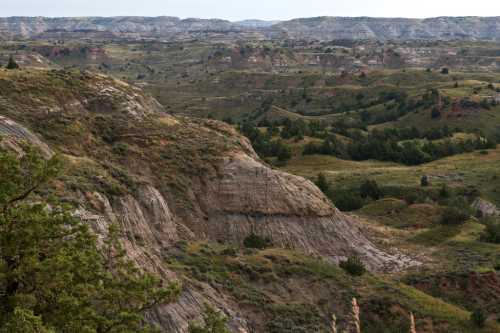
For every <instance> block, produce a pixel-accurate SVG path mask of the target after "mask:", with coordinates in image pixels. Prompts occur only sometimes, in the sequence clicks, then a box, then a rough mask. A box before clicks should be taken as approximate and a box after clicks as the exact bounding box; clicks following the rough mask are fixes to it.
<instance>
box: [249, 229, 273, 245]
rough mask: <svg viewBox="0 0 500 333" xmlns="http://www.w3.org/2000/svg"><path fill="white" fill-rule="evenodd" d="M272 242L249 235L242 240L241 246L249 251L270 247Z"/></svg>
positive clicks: (265, 238)
mask: <svg viewBox="0 0 500 333" xmlns="http://www.w3.org/2000/svg"><path fill="white" fill-rule="evenodd" d="M271 244H272V242H271V240H270V239H269V238H267V237H261V236H259V235H257V234H255V233H253V232H252V233H251V234H250V235H248V236H247V237H246V238H245V239H244V240H243V245H244V246H245V247H246V248H249V249H265V248H266V247H269V246H271Z"/></svg>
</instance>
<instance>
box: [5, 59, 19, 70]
mask: <svg viewBox="0 0 500 333" xmlns="http://www.w3.org/2000/svg"><path fill="white" fill-rule="evenodd" d="M5 68H7V69H18V68H19V65H18V64H17V62H16V61H15V60H14V57H13V56H10V57H9V62H8V63H7V66H5Z"/></svg>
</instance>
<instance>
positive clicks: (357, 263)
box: [339, 256, 366, 276]
mask: <svg viewBox="0 0 500 333" xmlns="http://www.w3.org/2000/svg"><path fill="white" fill-rule="evenodd" d="M339 266H340V268H342V269H343V270H344V271H346V272H347V273H348V274H350V275H352V276H362V275H363V274H365V272H366V267H365V264H363V262H362V261H361V259H360V258H359V257H358V256H351V257H349V258H348V259H347V260H346V261H341V262H340V264H339Z"/></svg>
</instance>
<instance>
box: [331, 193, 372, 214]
mask: <svg viewBox="0 0 500 333" xmlns="http://www.w3.org/2000/svg"><path fill="white" fill-rule="evenodd" d="M329 196H330V199H331V200H332V202H333V204H334V205H335V207H337V208H338V209H340V210H341V211H343V212H350V211H353V210H358V209H360V208H362V207H363V205H364V201H363V199H362V198H361V197H360V196H359V195H358V194H357V193H356V192H354V191H340V192H335V193H332V194H330V195H329Z"/></svg>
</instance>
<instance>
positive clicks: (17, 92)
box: [0, 70, 416, 332]
mask: <svg viewBox="0 0 500 333" xmlns="http://www.w3.org/2000/svg"><path fill="white" fill-rule="evenodd" d="M0 115H1V118H0V134H1V135H2V136H5V137H6V141H4V144H7V145H9V146H11V147H14V148H16V147H17V149H19V145H18V143H19V142H20V141H22V140H27V141H29V142H31V143H33V144H35V145H38V146H39V147H40V148H41V149H42V150H43V151H44V152H45V153H46V154H51V153H52V151H54V152H58V153H61V154H63V156H64V157H65V158H66V160H67V165H68V170H67V172H66V174H65V175H64V176H62V177H61V178H60V179H59V180H58V181H57V186H55V187H54V188H50V189H48V191H49V193H52V194H55V195H57V196H59V197H61V198H63V200H65V201H67V202H68V203H71V204H72V205H74V207H75V210H76V214H77V215H78V216H80V217H81V218H82V219H83V220H85V221H88V222H89V223H91V224H92V225H93V226H94V228H95V229H96V231H98V233H99V234H101V235H103V234H105V233H106V226H107V225H108V224H109V223H118V224H119V225H121V227H122V230H123V242H124V244H125V247H126V249H127V251H128V254H129V255H130V256H131V257H132V258H134V260H136V261H137V262H138V263H139V264H140V266H141V267H143V268H144V269H146V270H149V271H153V272H156V273H159V274H161V276H163V277H165V278H166V279H173V278H176V277H177V275H176V274H175V273H173V272H172V271H171V270H170V269H169V268H168V266H167V265H166V264H165V261H164V259H163V254H164V252H165V251H167V250H168V249H169V248H172V247H174V246H176V244H177V243H178V242H179V241H186V240H188V241H193V240H199V239H207V240H210V241H221V242H224V243H227V244H231V243H235V244H239V243H242V241H243V239H244V238H245V237H246V236H248V235H249V234H250V233H251V232H255V233H257V234H260V235H264V236H268V237H270V238H271V239H272V240H273V242H274V244H275V245H276V246H281V247H285V248H292V249H297V250H299V251H302V252H304V253H307V254H314V255H321V256H324V257H325V258H327V259H329V260H331V261H338V260H339V258H343V257H345V256H348V255H351V254H358V255H360V256H361V257H362V258H363V260H364V261H365V262H366V264H367V266H368V267H369V268H371V269H372V270H374V271H376V270H385V269H398V268H402V267H406V266H409V265H414V264H416V263H415V262H412V261H411V260H409V259H407V258H405V257H398V256H393V255H389V254H386V253H384V252H382V251H380V250H378V249H377V248H376V247H375V246H374V245H373V244H372V243H371V242H370V241H368V239H367V238H366V237H364V236H363V235H362V233H361V232H360V230H359V228H358V226H357V223H356V221H355V220H353V219H352V218H348V217H347V216H345V215H343V214H342V213H340V212H339V211H338V210H336V209H335V208H334V207H332V206H331V204H330V203H329V202H328V200H327V199H326V198H325V197H324V196H323V194H322V193H321V192H320V191H319V190H318V189H317V188H316V187H315V186H314V185H313V184H312V183H311V182H309V181H307V180H305V179H303V178H300V177H297V176H291V175H288V174H286V173H283V172H280V171H276V170H272V169H271V168H269V167H268V166H266V165H264V164H263V163H262V162H261V161H260V160H259V159H258V157H257V156H256V155H255V153H254V151H253V149H252V148H251V146H250V145H249V144H248V142H247V141H246V140H245V139H243V138H242V137H240V136H239V135H238V134H237V133H236V132H235V131H234V129H232V128H231V127H229V126H227V125H223V124H221V123H218V122H215V121H204V120H195V119H188V118H176V117H173V116H171V115H168V114H166V113H165V112H164V111H163V109H162V107H161V106H160V105H159V104H158V103H157V102H156V101H155V100H154V99H152V98H150V97H148V96H145V95H144V94H143V93H142V92H141V91H140V90H138V89H137V88H134V87H132V86H129V85H127V84H126V83H123V82H120V81H117V80H114V79H111V78H109V77H105V76H101V75H95V74H91V73H86V72H67V71H37V70H31V71H27V70H23V71H4V70H2V71H0ZM34 133H36V134H34ZM49 147H50V148H49ZM205 301H207V302H210V303H212V304H215V305H216V306H217V307H219V308H222V309H224V310H225V311H226V312H227V313H228V314H229V315H231V317H232V318H235V319H234V320H233V322H232V325H233V326H234V327H235V329H236V328H241V329H243V330H244V329H245V327H246V324H245V320H243V319H238V316H237V315H236V314H235V312H234V311H235V309H237V306H236V305H234V304H232V303H231V302H232V301H231V300H227V297H226V296H224V294H221V293H220V292H219V291H216V290H214V289H212V288H211V287H210V286H208V285H207V284H203V283H202V284H197V286H196V287H195V286H194V285H192V284H191V283H190V282H187V284H186V285H185V289H184V293H183V295H182V297H181V299H180V300H179V302H178V303H176V304H174V305H170V306H167V307H161V308H158V309H157V310H156V311H154V312H152V313H151V314H150V317H151V320H154V321H156V322H158V323H160V324H161V325H162V327H163V328H164V329H165V330H166V331H172V332H184V331H185V330H186V328H187V323H188V321H190V320H192V319H193V318H195V317H196V316H198V315H199V312H200V309H201V308H202V304H203V303H204V302H205Z"/></svg>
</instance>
